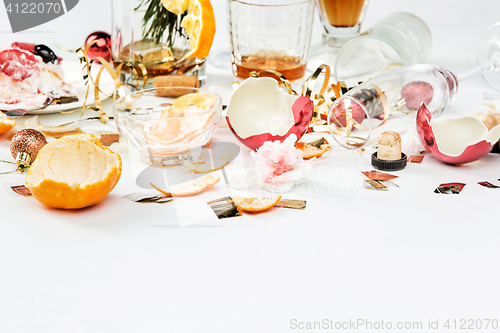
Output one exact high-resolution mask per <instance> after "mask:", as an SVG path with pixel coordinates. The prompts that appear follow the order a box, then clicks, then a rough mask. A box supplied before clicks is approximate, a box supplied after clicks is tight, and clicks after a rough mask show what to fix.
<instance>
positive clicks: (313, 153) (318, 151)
mask: <svg viewBox="0 0 500 333" xmlns="http://www.w3.org/2000/svg"><path fill="white" fill-rule="evenodd" d="M295 148H297V149H300V150H301V151H302V159H304V160H309V159H311V158H314V157H319V156H321V155H323V154H324V153H325V152H327V151H328V150H330V147H328V146H325V145H324V146H322V147H321V148H316V147H315V146H313V145H310V144H308V143H305V142H297V143H296V144H295Z"/></svg>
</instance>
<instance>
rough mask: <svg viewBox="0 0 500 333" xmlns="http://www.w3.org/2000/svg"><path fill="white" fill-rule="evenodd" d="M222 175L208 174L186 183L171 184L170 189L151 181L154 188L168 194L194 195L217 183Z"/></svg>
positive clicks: (177, 195)
mask: <svg viewBox="0 0 500 333" xmlns="http://www.w3.org/2000/svg"><path fill="white" fill-rule="evenodd" d="M219 180H220V177H219V176H217V177H215V176H214V175H206V176H203V177H200V178H195V179H193V180H190V181H187V182H185V183H181V184H177V185H174V186H171V187H170V188H169V189H168V190H162V189H160V188H158V187H157V186H155V185H154V184H153V183H151V186H153V188H154V189H156V190H157V191H159V192H160V193H163V194H165V195H168V196H176V197H179V196H184V195H192V194H197V193H200V192H203V191H205V190H206V189H207V188H209V187H210V186H213V185H215V184H217V183H218V182H219Z"/></svg>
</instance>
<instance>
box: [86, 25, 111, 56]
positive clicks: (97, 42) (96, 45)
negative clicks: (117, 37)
mask: <svg viewBox="0 0 500 333" xmlns="http://www.w3.org/2000/svg"><path fill="white" fill-rule="evenodd" d="M89 44H92V45H91V46H90V47H89V49H88V51H87V56H88V57H89V58H90V59H92V58H95V57H101V58H103V59H105V60H106V61H110V59H111V36H110V34H108V33H107V32H104V31H96V32H93V33H91V34H90V35H89V36H88V37H87V39H85V47H87V45H89ZM95 61H96V62H97V63H100V61H99V60H97V59H96V60H95Z"/></svg>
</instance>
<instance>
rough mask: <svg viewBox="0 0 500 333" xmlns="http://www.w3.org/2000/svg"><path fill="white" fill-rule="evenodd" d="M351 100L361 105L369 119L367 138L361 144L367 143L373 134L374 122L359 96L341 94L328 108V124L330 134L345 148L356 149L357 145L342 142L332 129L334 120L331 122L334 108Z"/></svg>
mask: <svg viewBox="0 0 500 333" xmlns="http://www.w3.org/2000/svg"><path fill="white" fill-rule="evenodd" d="M346 99H348V100H350V101H351V102H354V103H356V104H357V105H358V106H360V107H361V109H362V110H363V112H364V113H365V117H366V119H368V124H369V127H368V135H367V136H366V139H363V140H364V142H363V144H362V145H361V146H364V145H365V143H366V142H367V141H368V140H369V139H370V136H371V133H372V124H371V122H370V119H371V117H370V115H369V113H368V111H367V109H366V106H365V105H364V104H363V103H362V102H361V101H360V100H359V99H357V98H355V97H353V96H346V95H343V96H340V97H339V98H337V99H336V100H335V101H334V102H333V103H332V105H331V106H330V107H329V108H328V114H327V126H328V131H329V132H330V135H331V136H332V137H333V139H334V140H335V141H336V142H337V143H338V144H339V145H340V146H342V147H344V148H347V149H351V150H354V149H356V147H354V146H349V145H344V144H343V143H342V142H340V141H339V140H338V139H337V137H336V134H334V133H333V131H332V127H331V126H332V124H331V123H332V122H331V120H330V119H331V118H330V114H331V113H332V110H333V108H334V107H336V106H338V105H340V103H341V102H343V101H344V100H346ZM333 126H336V125H335V124H333Z"/></svg>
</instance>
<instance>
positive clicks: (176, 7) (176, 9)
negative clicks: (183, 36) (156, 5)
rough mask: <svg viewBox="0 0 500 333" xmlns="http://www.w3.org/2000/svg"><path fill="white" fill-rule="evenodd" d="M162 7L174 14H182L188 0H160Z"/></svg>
mask: <svg viewBox="0 0 500 333" xmlns="http://www.w3.org/2000/svg"><path fill="white" fill-rule="evenodd" d="M161 3H162V4H163V7H165V8H166V9H167V10H168V11H169V12H171V13H174V14H177V15H178V14H182V13H184V12H185V11H186V10H187V9H188V7H189V0H161Z"/></svg>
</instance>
